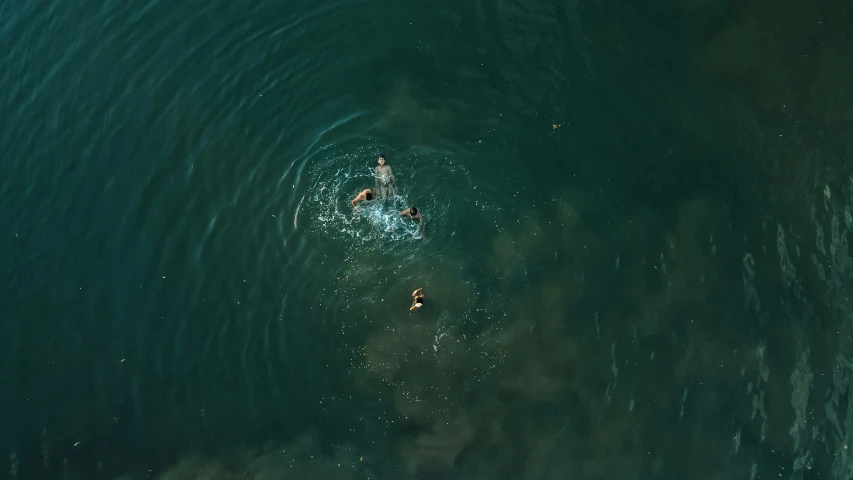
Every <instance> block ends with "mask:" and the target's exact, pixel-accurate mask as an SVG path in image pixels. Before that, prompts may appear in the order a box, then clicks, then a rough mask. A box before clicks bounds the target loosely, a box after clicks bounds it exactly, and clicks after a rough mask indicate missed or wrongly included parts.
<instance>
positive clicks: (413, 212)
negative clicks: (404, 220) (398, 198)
mask: <svg viewBox="0 0 853 480" xmlns="http://www.w3.org/2000/svg"><path fill="white" fill-rule="evenodd" d="M409 211H410V212H412V215H413V216H414V215H417V214H418V209H417V207H412V208H410V209H409Z"/></svg>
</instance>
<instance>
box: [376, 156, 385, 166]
mask: <svg viewBox="0 0 853 480" xmlns="http://www.w3.org/2000/svg"><path fill="white" fill-rule="evenodd" d="M377 161H378V162H379V165H385V155H384V154H381V153H380V154H379V160H377Z"/></svg>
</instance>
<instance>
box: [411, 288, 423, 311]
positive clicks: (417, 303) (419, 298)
mask: <svg viewBox="0 0 853 480" xmlns="http://www.w3.org/2000/svg"><path fill="white" fill-rule="evenodd" d="M424 297H426V294H424V289H423V288H419V289H417V290H415V291H414V292H412V299H413V302H412V306H411V307H410V308H409V311H410V312H411V311H414V310H419V309H420V308H421V307H423V306H424Z"/></svg>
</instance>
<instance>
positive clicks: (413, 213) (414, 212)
mask: <svg viewBox="0 0 853 480" xmlns="http://www.w3.org/2000/svg"><path fill="white" fill-rule="evenodd" d="M400 215H402V216H404V217H409V218H411V219H412V220H414V221H416V222H419V221H420V220H421V219H422V218H424V217H423V215H421V212H420V211H418V208H417V207H409V208H407V209H405V210H403V211H402V212H400Z"/></svg>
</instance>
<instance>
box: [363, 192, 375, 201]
mask: <svg viewBox="0 0 853 480" xmlns="http://www.w3.org/2000/svg"><path fill="white" fill-rule="evenodd" d="M364 198H366V199H368V200H373V192H367V194H365V195H364Z"/></svg>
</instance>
